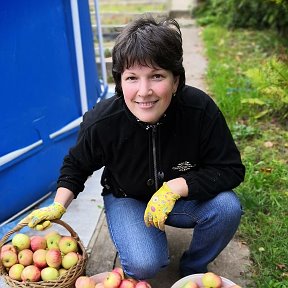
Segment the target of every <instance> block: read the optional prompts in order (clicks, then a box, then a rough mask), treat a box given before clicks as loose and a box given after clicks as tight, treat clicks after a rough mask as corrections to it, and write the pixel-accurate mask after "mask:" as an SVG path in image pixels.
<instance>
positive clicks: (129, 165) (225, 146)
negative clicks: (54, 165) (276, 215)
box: [58, 86, 245, 201]
mask: <svg viewBox="0 0 288 288" xmlns="http://www.w3.org/2000/svg"><path fill="white" fill-rule="evenodd" d="M102 167H105V168H104V170H103V175H102V179H101V184H102V186H103V191H102V195H105V194H107V193H113V194H114V195H115V196H116V197H133V198H136V199H139V200H143V201H149V199H150V198H151V196H152V195H153V193H155V192H156V191H157V189H158V188H160V186H161V185H162V183H163V182H164V181H168V180H170V179H174V178H177V177H183V178H184V179H185V180H186V182H187V184H188V187H189V194H188V197H187V199H198V200H206V199H209V198H212V197H214V196H216V195H217V194H218V193H220V192H223V191H227V190H231V189H233V188H235V187H237V186H238V185H239V184H240V183H241V182H242V181H243V180H244V175H245V167H244V166H243V164H242V162H241V158H240V153H239V151H238V149H237V147H236V145H235V143H234V141H233V138H232V136H231V133H230V130H229V128H228V126H227V124H226V121H225V119H224V117H223V115H222V113H221V111H220V110H219V108H218V107H217V106H216V104H215V103H214V101H213V100H212V99H211V98H210V97H209V96H208V95H207V94H205V93H204V92H203V91H201V90H199V89H196V88H194V87H190V86H185V87H184V88H183V89H182V90H181V91H180V92H178V93H177V95H176V96H174V97H173V99H172V102H171V104H170V106H169V107H168V109H167V111H166V113H165V115H163V117H162V118H161V119H160V121H159V122H158V123H157V124H155V125H149V124H147V123H143V122H141V121H139V120H138V119H136V118H135V116H134V115H133V114H132V113H131V112H130V111H129V110H128V108H127V106H126V105H125V103H124V100H123V98H122V97H121V98H117V97H115V96H113V97H111V98H109V99H106V100H103V101H101V102H99V103H98V104H97V105H96V106H95V107H94V108H93V109H92V110H91V111H88V112H87V113H86V114H85V115H84V117H83V122H82V124H81V127H80V131H79V136H78V140H77V143H76V145H75V146H74V147H73V148H71V149H70V151H69V154H68V155H67V156H66V157H65V158H64V162H63V166H62V168H61V174H60V177H59V179H58V187H66V188H68V189H70V190H71V191H72V192H73V193H74V196H75V198H76V197H77V195H78V193H79V192H81V191H82V190H83V189H84V183H85V181H86V180H87V178H88V177H89V176H90V175H92V173H93V172H94V171H96V170H98V169H100V168H102Z"/></svg>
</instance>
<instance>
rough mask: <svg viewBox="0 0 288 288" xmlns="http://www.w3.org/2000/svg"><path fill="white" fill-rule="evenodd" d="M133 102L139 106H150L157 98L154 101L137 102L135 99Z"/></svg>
mask: <svg viewBox="0 0 288 288" xmlns="http://www.w3.org/2000/svg"><path fill="white" fill-rule="evenodd" d="M135 102H136V104H138V105H139V106H140V107H141V108H150V107H152V106H154V105H155V104H156V103H157V102H158V100H156V101H149V102H137V101H135Z"/></svg>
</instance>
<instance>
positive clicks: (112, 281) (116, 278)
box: [103, 271, 122, 288]
mask: <svg viewBox="0 0 288 288" xmlns="http://www.w3.org/2000/svg"><path fill="white" fill-rule="evenodd" d="M121 281H122V276H121V275H120V274H119V273H118V272H115V271H111V272H109V273H108V275H107V277H106V278H105V279H104V281H103V284H104V288H118V286H119V285H120V283H121Z"/></svg>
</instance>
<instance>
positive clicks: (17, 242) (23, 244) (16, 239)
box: [12, 233, 30, 251]
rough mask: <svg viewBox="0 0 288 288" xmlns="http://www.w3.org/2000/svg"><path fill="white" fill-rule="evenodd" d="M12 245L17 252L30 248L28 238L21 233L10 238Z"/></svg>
mask: <svg viewBox="0 0 288 288" xmlns="http://www.w3.org/2000/svg"><path fill="white" fill-rule="evenodd" d="M12 245H13V246H14V247H16V249H17V250H18V251H21V250H23V249H29V248H30V237H29V236H28V235H26V234H23V233H17V234H15V235H14V236H13V238H12Z"/></svg>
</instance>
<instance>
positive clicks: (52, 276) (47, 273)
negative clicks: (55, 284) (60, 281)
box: [41, 267, 59, 281]
mask: <svg viewBox="0 0 288 288" xmlns="http://www.w3.org/2000/svg"><path fill="white" fill-rule="evenodd" d="M58 277H59V271H58V270H57V269H56V268H53V267H45V268H43V269H42V270H41V278H42V280H43V281H50V280H56V279H57V278H58Z"/></svg>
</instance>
